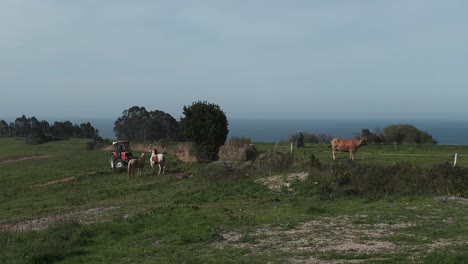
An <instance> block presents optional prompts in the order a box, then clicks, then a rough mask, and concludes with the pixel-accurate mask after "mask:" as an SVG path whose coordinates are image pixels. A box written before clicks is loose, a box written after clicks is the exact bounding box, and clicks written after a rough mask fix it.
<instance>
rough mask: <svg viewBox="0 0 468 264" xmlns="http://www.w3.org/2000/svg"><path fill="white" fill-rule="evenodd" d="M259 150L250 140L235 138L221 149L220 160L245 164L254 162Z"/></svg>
mask: <svg viewBox="0 0 468 264" xmlns="http://www.w3.org/2000/svg"><path fill="white" fill-rule="evenodd" d="M256 154H257V150H256V149H255V147H254V146H253V145H252V141H251V140H250V139H248V138H239V137H233V138H231V140H229V142H227V143H226V144H224V145H223V146H221V147H220V149H219V158H220V160H223V161H234V162H245V161H249V160H254V159H255V157H256Z"/></svg>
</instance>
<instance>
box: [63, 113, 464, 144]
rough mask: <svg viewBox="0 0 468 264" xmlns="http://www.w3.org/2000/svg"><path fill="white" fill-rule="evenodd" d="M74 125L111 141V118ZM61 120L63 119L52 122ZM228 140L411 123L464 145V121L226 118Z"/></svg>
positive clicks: (346, 132)
mask: <svg viewBox="0 0 468 264" xmlns="http://www.w3.org/2000/svg"><path fill="white" fill-rule="evenodd" d="M68 120H69V121H70V122H72V123H74V124H80V123H83V122H88V121H89V122H90V123H91V125H92V126H94V127H95V128H97V129H99V134H100V135H101V137H103V138H110V139H112V138H115V135H114V132H113V127H114V122H115V119H110V118H100V119H98V118H90V119H85V118H83V119H68ZM54 121H64V120H54ZM228 121H229V134H228V139H229V138H231V137H234V136H235V137H246V138H250V139H251V140H252V141H253V142H281V141H287V140H288V139H289V137H290V136H291V135H293V134H295V133H296V132H297V131H298V130H300V131H303V132H306V133H312V134H326V135H330V136H333V137H344V138H352V137H354V136H355V135H356V134H360V132H361V130H362V129H364V128H367V129H369V130H370V131H371V132H374V130H375V129H376V128H380V129H383V128H385V127H386V126H389V125H393V124H411V125H413V126H415V127H417V128H418V129H419V130H421V131H425V132H428V133H429V134H431V135H432V137H433V138H435V139H436V140H437V142H438V143H439V144H441V145H468V120H426V119H415V120H404V121H401V120H372V119H354V120H353V119H342V120H340V119H229V120H228Z"/></svg>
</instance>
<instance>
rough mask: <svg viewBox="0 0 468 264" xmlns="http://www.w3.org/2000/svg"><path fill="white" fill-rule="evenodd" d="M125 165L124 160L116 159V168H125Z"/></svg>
mask: <svg viewBox="0 0 468 264" xmlns="http://www.w3.org/2000/svg"><path fill="white" fill-rule="evenodd" d="M123 167H125V164H124V162H123V161H122V160H120V159H118V160H116V161H115V168H117V169H120V168H123Z"/></svg>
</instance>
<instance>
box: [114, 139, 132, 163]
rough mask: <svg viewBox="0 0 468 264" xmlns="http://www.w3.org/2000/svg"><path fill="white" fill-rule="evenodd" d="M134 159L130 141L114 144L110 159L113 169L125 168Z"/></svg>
mask: <svg viewBox="0 0 468 264" xmlns="http://www.w3.org/2000/svg"><path fill="white" fill-rule="evenodd" d="M132 158H133V155H132V151H131V150H130V142H129V141H116V142H112V154H111V157H110V159H109V161H110V164H111V168H112V169H115V168H123V167H126V166H127V165H128V162H129V161H130V160H131V159H132Z"/></svg>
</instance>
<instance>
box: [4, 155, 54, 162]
mask: <svg viewBox="0 0 468 264" xmlns="http://www.w3.org/2000/svg"><path fill="white" fill-rule="evenodd" d="M49 157H50V156H17V157H9V158H6V159H4V160H0V164H4V163H11V162H16V161H24V160H31V159H45V158H49Z"/></svg>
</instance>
